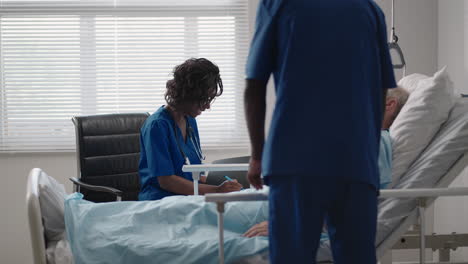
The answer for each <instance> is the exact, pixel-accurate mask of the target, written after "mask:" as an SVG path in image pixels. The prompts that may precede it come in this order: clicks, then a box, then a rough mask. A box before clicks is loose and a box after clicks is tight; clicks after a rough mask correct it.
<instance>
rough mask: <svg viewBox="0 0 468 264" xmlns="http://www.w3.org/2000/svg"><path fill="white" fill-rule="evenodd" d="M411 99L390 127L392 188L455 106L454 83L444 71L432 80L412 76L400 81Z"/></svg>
mask: <svg viewBox="0 0 468 264" xmlns="http://www.w3.org/2000/svg"><path fill="white" fill-rule="evenodd" d="M398 85H399V86H400V87H403V88H404V89H406V90H408V91H409V92H410V96H409V98H408V101H407V103H406V104H405V106H404V107H403V108H402V110H401V112H400V114H399V115H398V116H397V118H396V119H395V121H394V123H393V124H392V126H391V127H390V137H391V138H392V147H393V166H392V186H393V185H394V184H395V183H397V182H398V181H399V180H400V178H401V176H402V175H403V174H404V173H405V172H406V171H407V170H408V168H409V167H410V166H411V164H412V163H413V162H414V161H415V160H416V158H417V157H418V156H419V155H420V154H421V153H422V151H423V150H424V149H425V148H426V147H427V146H428V145H429V143H430V142H431V140H432V138H433V137H434V135H435V134H436V133H437V131H438V130H439V128H440V126H441V125H442V124H443V123H444V122H445V121H446V120H447V119H448V115H449V112H450V110H451V109H452V107H453V106H454V104H455V94H454V89H453V83H452V81H451V80H450V78H449V76H448V74H447V71H446V68H445V67H444V68H443V69H442V70H440V71H439V72H437V73H435V74H434V76H433V77H428V76H425V75H422V74H412V75H409V76H407V77H405V78H403V79H401V80H400V82H399V83H398Z"/></svg>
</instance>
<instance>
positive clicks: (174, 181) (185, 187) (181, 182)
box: [158, 175, 242, 195]
mask: <svg viewBox="0 0 468 264" xmlns="http://www.w3.org/2000/svg"><path fill="white" fill-rule="evenodd" d="M158 182H159V185H160V186H161V188H163V189H164V190H166V191H170V192H173V193H176V194H183V195H192V194H193V182H192V181H189V180H187V179H184V178H182V177H180V176H177V175H170V176H159V177H158ZM241 188H242V185H241V184H240V183H238V182H237V181H236V180H234V181H225V182H223V183H221V184H220V185H218V186H214V185H208V184H199V185H198V191H199V193H200V194H201V195H204V194H206V193H216V192H221V193H226V192H234V191H240V189H241Z"/></svg>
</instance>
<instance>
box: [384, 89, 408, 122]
mask: <svg viewBox="0 0 468 264" xmlns="http://www.w3.org/2000/svg"><path fill="white" fill-rule="evenodd" d="M408 97H409V92H408V91H407V90H406V89H404V88H403V87H400V86H398V87H396V88H393V89H388V90H387V99H388V98H394V99H395V100H396V101H397V108H396V113H395V117H394V118H396V116H397V115H398V114H399V113H400V111H401V109H402V108H403V106H404V105H405V104H406V101H408Z"/></svg>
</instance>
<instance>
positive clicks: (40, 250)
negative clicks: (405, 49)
mask: <svg viewBox="0 0 468 264" xmlns="http://www.w3.org/2000/svg"><path fill="white" fill-rule="evenodd" d="M467 109H468V102H467ZM465 116H466V118H465V122H468V111H467V113H465ZM451 133H454V132H453V129H450V128H447V129H445V130H444V129H443V128H442V129H441V131H440V132H439V134H438V135H437V136H436V138H435V139H434V140H433V141H432V142H431V144H430V145H429V147H428V148H427V149H426V151H425V152H423V153H422V154H421V155H420V157H419V159H418V160H419V162H418V161H417V162H415V163H414V164H413V166H412V167H411V168H410V169H409V171H408V172H407V173H406V174H405V176H404V177H402V178H401V180H400V181H399V182H398V183H397V184H396V185H395V186H394V188H395V189H394V190H388V191H382V195H381V196H382V201H381V202H380V205H379V209H380V212H379V223H378V229H379V232H378V235H377V256H378V257H379V259H381V260H382V261H383V258H384V257H385V255H386V253H387V252H389V251H390V250H391V249H392V248H393V249H402V248H406V249H409V248H420V249H424V248H432V249H438V250H439V253H440V254H439V258H440V259H439V260H440V261H441V262H442V261H447V260H449V256H450V254H449V253H450V249H454V248H457V247H468V239H467V236H468V235H466V234H459V235H425V234H424V230H425V229H424V227H425V219H424V214H423V212H424V210H425V208H427V207H428V206H430V205H431V204H432V203H433V202H434V200H435V198H436V197H440V196H455V195H468V188H447V187H448V186H449V184H450V183H451V182H452V181H453V180H454V179H455V177H457V176H458V175H459V174H460V172H461V171H463V170H464V169H465V168H466V167H467V164H468V131H465V130H464V131H458V132H457V133H463V134H464V137H463V140H465V141H464V142H465V143H464V144H460V145H459V146H451V147H450V148H447V146H450V144H452V143H453V142H452V141H451V140H446V139H447V138H449V136H451ZM437 149H439V150H440V151H439V153H438V154H440V155H439V156H437V157H434V156H433V155H431V153H434V151H435V150H437ZM441 155H442V156H441ZM434 160H437V161H439V162H438V163H437V162H436V163H435V162H433V161H434ZM441 160H443V162H440V161H441ZM247 169H248V165H247V164H205V165H192V166H186V167H184V170H185V171H192V172H194V173H193V176H194V178H195V179H197V176H198V175H199V174H198V173H197V172H201V171H246V170H247ZM43 174H44V173H43V172H42V171H41V170H40V169H33V170H32V171H31V173H30V174H29V178H28V184H27V195H26V197H27V199H26V201H27V210H28V218H29V226H30V234H31V241H32V249H33V256H34V263H41V264H43V263H46V246H47V244H48V243H47V241H46V240H45V238H44V227H43V221H42V215H41V210H40V209H41V208H40V203H39V196H40V192H39V179H40V177H43V176H44V175H43ZM266 197H267V195H266V194H265V193H254V194H211V195H207V196H206V197H205V200H206V201H207V202H215V203H217V207H218V211H219V215H218V222H219V239H220V240H221V241H222V240H223V214H222V212H223V208H224V205H225V203H228V202H231V201H251V200H265V199H266ZM414 225H419V226H420V228H419V230H420V235H419V237H421V238H422V239H418V236H415V235H414V234H408V233H407V231H408V229H409V228H410V227H411V226H414ZM223 245H224V244H223V243H222V242H221V243H220V247H219V250H220V252H219V253H220V254H219V255H220V261H221V262H222V260H223V259H222V257H223ZM327 250H329V248H320V249H319V251H322V252H323V251H327ZM423 252H424V251H423V250H421V254H420V259H421V261H420V263H426V262H425V255H424V254H423ZM330 260H331V259H330ZM385 261H390V263H391V260H385ZM239 263H268V257H267V253H263V254H261V255H259V256H251V257H249V258H246V259H245V260H241V261H239ZM324 263H326V262H324ZM328 263H330V262H328ZM385 263H387V262H385ZM444 263H448V262H444Z"/></svg>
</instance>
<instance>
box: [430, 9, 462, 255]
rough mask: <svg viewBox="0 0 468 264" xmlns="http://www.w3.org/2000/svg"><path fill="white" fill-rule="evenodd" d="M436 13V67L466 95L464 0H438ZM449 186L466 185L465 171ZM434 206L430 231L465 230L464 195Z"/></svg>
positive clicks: (440, 200) (457, 89)
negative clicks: (448, 76) (432, 223)
mask: <svg viewBox="0 0 468 264" xmlns="http://www.w3.org/2000/svg"><path fill="white" fill-rule="evenodd" d="M438 12H439V25H438V26H439V28H438V32H439V38H438V67H439V68H441V67H443V66H447V70H448V72H449V74H450V76H451V78H452V80H453V82H454V85H455V89H456V91H457V93H465V94H468V1H466V0H450V1H445V0H439V3H438ZM467 100H468V99H467ZM451 186H453V187H455V186H456V187H461V186H465V187H468V170H467V169H465V171H464V172H463V173H462V174H461V175H460V176H459V177H458V178H457V179H456V180H455V181H454V182H453V183H452V185H451ZM435 209H436V210H435V217H434V225H435V226H434V232H437V233H446V234H449V233H451V232H457V233H468V225H467V223H468V198H459V197H457V198H442V199H438V200H437V201H436V203H435ZM454 260H457V261H461V260H463V261H467V260H468V249H466V248H465V249H459V250H457V251H456V252H454Z"/></svg>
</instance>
